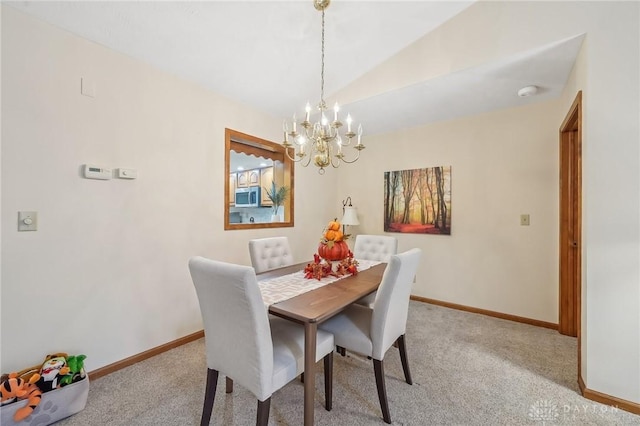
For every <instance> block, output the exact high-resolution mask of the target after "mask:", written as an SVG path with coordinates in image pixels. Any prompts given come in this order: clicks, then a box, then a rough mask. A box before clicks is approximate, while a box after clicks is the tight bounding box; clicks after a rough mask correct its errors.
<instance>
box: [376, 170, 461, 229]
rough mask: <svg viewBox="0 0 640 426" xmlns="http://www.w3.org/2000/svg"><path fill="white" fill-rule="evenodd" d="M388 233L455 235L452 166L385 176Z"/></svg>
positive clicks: (386, 174)
mask: <svg viewBox="0 0 640 426" xmlns="http://www.w3.org/2000/svg"><path fill="white" fill-rule="evenodd" d="M384 230H385V232H406V233H413V234H443V235H451V166H447V167H442V166H441V167H430V168H427V169H414V170H397V171H394V172H385V173H384Z"/></svg>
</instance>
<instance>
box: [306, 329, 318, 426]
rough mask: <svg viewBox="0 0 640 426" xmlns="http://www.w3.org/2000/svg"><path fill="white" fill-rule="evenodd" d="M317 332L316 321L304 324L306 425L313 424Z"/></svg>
mask: <svg viewBox="0 0 640 426" xmlns="http://www.w3.org/2000/svg"><path fill="white" fill-rule="evenodd" d="M317 333H318V325H317V324H316V323H315V322H307V323H305V324H304V426H313V409H314V399H315V391H316V371H315V369H316V338H317Z"/></svg>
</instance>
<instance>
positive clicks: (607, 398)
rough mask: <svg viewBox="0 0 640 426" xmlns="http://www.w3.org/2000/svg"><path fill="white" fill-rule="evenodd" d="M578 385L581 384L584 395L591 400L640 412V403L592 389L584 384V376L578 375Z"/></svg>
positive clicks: (631, 411)
mask: <svg viewBox="0 0 640 426" xmlns="http://www.w3.org/2000/svg"><path fill="white" fill-rule="evenodd" d="M578 386H580V392H582V396H584V397H585V398H587V399H590V400H591V401H595V402H599V403H601V404H606V405H611V406H612V407H616V408H619V409H621V410H624V411H628V412H630V413H633V414H640V404H638V403H636V402H631V401H627V400H626V399H620V398H616V397H615V396H611V395H607V394H605V393H601V392H598V391H594V390H591V389H589V388H587V387H586V386H585V385H584V381H583V380H582V376H580V377H578Z"/></svg>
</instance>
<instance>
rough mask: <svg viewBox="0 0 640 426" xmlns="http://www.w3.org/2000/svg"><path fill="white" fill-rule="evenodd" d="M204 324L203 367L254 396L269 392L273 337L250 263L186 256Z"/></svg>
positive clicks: (262, 398) (264, 395) (260, 398)
mask: <svg viewBox="0 0 640 426" xmlns="http://www.w3.org/2000/svg"><path fill="white" fill-rule="evenodd" d="M189 270H190V272H191V278H192V280H193V284H194V286H195V288H196V293H197V295H198V302H199V303H200V311H201V313H202V320H203V323H204V335H205V346H206V349H207V367H208V368H210V369H213V370H217V371H219V372H221V373H222V374H225V375H227V376H228V377H230V378H232V379H233V380H234V381H237V382H238V383H240V385H242V386H244V387H245V388H247V389H248V390H250V391H251V392H252V393H253V394H254V395H255V396H256V397H257V398H258V399H259V400H260V401H264V400H265V399H266V398H268V397H269V396H271V387H272V386H271V381H272V377H273V342H272V340H271V329H270V326H269V319H268V316H267V310H266V309H265V306H264V303H263V301H262V296H261V295H260V289H259V287H258V282H257V281H256V274H255V272H254V270H253V268H252V267H250V266H241V265H233V264H230V263H224V262H218V261H214V260H209V259H205V258H204V257H199V256H198V257H193V258H191V259H190V260H189Z"/></svg>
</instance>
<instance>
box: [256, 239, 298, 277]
mask: <svg viewBox="0 0 640 426" xmlns="http://www.w3.org/2000/svg"><path fill="white" fill-rule="evenodd" d="M249 255H250V256H251V265H253V268H254V269H255V270H256V274H259V273H260V272H264V271H270V270H272V269H276V268H282V267H283V266H289V265H293V255H292V254H291V248H290V247H289V239H288V238H287V237H271V238H259V239H255V240H250V241H249Z"/></svg>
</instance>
